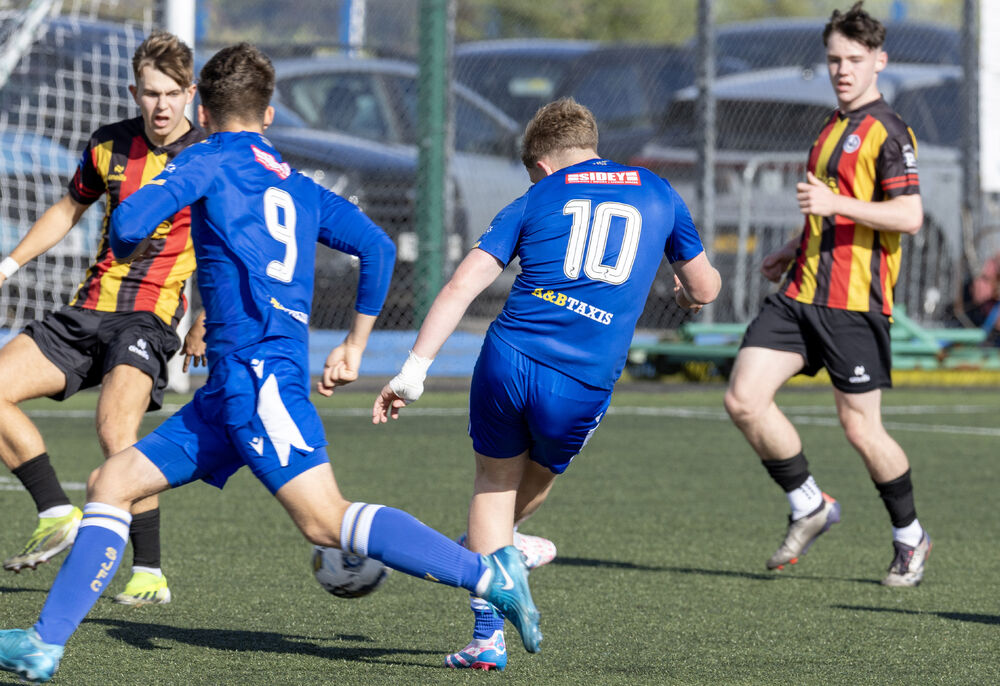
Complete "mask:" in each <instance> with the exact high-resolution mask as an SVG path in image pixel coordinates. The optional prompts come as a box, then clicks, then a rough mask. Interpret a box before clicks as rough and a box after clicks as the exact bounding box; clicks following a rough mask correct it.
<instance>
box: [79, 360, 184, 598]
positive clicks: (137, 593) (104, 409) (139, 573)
mask: <svg viewBox="0 0 1000 686" xmlns="http://www.w3.org/2000/svg"><path fill="white" fill-rule="evenodd" d="M152 389H153V379H152V378H151V377H150V376H149V374H148V373H146V372H145V371H143V370H141V369H138V368H136V367H132V366H130V365H127V364H120V365H117V366H115V367H113V368H112V369H111V371H109V372H108V373H107V374H105V375H104V379H103V381H102V382H101V394H100V397H99V399H98V401H97V419H96V421H97V437H98V440H100V443H101V449H102V450H103V451H104V455H105V457H109V456H111V455H115V454H117V453H118V452H120V451H122V450H124V449H125V448H127V447H128V446H131V445H134V444H135V442H136V441H138V440H139V425H140V423H141V422H142V417H143V415H144V414H145V413H146V408H147V407H148V406H149V396H150V392H151V391H152ZM131 511H132V526H131V528H130V530H129V538H130V539H131V541H132V576H131V578H130V579H129V582H128V584H127V585H126V586H125V590H124V591H122V592H121V593H119V594H118V595H117V596H115V602H117V603H122V604H126V605H146V604H157V605H162V604H164V603H169V602H170V597H171V594H170V589H169V588H168V586H167V580H166V577H164V576H163V572H162V570H161V569H160V509H159V499H158V498H157V496H155V495H154V496H151V497H149V498H144V499H142V500H139V501H138V502H136V503H134V504H133V505H132V510H131Z"/></svg>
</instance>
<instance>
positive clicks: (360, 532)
mask: <svg viewBox="0 0 1000 686" xmlns="http://www.w3.org/2000/svg"><path fill="white" fill-rule="evenodd" d="M313 453H319V454H321V455H322V456H323V458H324V462H323V463H321V464H315V465H314V466H312V467H310V468H309V469H307V470H306V471H304V472H302V473H300V474H298V475H297V476H295V477H293V478H292V479H291V480H289V481H287V482H286V483H284V484H283V485H281V486H280V488H278V489H276V490H273V489H272V486H273V485H274V484H273V483H268V482H267V481H265V485H267V486H268V488H269V489H272V492H274V494H275V497H277V499H278V500H279V502H281V504H282V505H283V506H284V507H285V509H286V510H287V511H288V514H289V515H290V516H291V518H292V520H293V521H294V522H295V524H296V526H298V527H299V529H300V530H301V531H302V533H303V534H304V535H305V537H306V538H307V539H308V540H309V541H311V542H312V543H315V544H317V545H323V546H329V547H339V548H341V549H342V550H344V551H347V552H351V553H355V554H357V555H362V556H365V557H371V558H374V559H376V560H379V561H380V562H382V563H383V564H385V565H387V566H389V567H392V568H393V569H397V570H399V571H401V572H405V573H406V574H410V575H412V576H415V577H417V578H421V579H427V580H429V581H436V582H438V583H442V584H446V585H448V586H458V587H461V588H464V589H467V590H469V591H473V592H475V593H476V594H477V595H479V596H481V597H484V598H486V599H487V600H488V601H489V602H491V603H493V604H494V605H495V606H496V607H497V608H499V609H500V611H501V612H502V613H503V614H504V615H505V616H506V617H507V618H508V619H510V620H511V622H512V623H513V624H514V625H515V626H516V627H517V628H518V631H519V632H520V633H521V639H522V641H523V642H524V646H525V649H526V650H528V651H529V652H538V650H539V644H540V642H541V638H542V637H541V632H540V631H539V629H538V610H537V609H535V604H534V602H533V601H532V599H531V592H530V591H529V589H528V576H527V575H528V572H527V569H526V568H525V567H524V564H523V562H522V561H521V554H520V553H519V552H518V551H517V550H516V549H515V548H514V547H513V546H508V547H505V548H501V549H500V550H497V551H495V552H493V553H492V554H490V555H478V554H476V553H473V552H471V551H469V550H466V549H465V548H463V547H462V546H460V545H458V544H457V543H455V542H454V541H452V540H451V539H449V538H448V537H446V536H444V535H443V534H441V533H438V532H437V531H435V530H434V529H431V528H430V527H428V526H427V525H425V524H422V523H421V522H419V521H418V520H417V519H416V518H415V517H413V516H412V515H410V514H408V513H406V512H403V511H402V510H397V509H395V508H391V507H386V506H383V505H373V504H368V503H349V502H348V501H346V500H345V499H344V498H343V496H342V495H341V494H340V489H339V488H338V487H337V483H336V480H335V478H334V475H333V469H332V468H331V467H330V465H329V463H328V462H325V452H323V451H321V450H314V451H313Z"/></svg>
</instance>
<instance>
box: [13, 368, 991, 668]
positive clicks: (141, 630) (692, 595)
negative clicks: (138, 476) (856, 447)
mask: <svg viewBox="0 0 1000 686" xmlns="http://www.w3.org/2000/svg"><path fill="white" fill-rule="evenodd" d="M428 388H429V390H428V393H427V394H426V395H425V397H424V398H423V399H421V401H420V402H419V403H417V404H416V405H413V406H411V407H410V408H407V409H406V410H404V412H403V417H402V418H401V419H400V420H399V421H397V422H393V423H390V424H389V425H387V426H382V427H375V426H372V425H371V424H370V422H369V420H368V419H367V415H368V408H369V407H370V404H371V401H372V399H373V397H374V392H371V391H369V390H361V389H354V388H349V389H344V390H342V391H338V394H337V396H336V397H335V398H333V399H330V400H327V399H323V398H320V397H319V396H317V397H316V402H317V405H318V406H319V407H320V409H321V412H322V414H323V418H324V422H325V424H326V428H327V435H328V439H329V441H330V447H329V451H330V454H331V456H332V460H333V463H334V467H335V470H336V472H337V475H338V480H339V483H340V486H341V489H342V490H343V491H344V493H345V495H346V496H347V497H348V498H350V499H354V500H362V501H367V502H376V503H386V504H390V505H393V506H396V507H401V508H404V509H407V510H409V511H410V512H411V513H413V514H414V515H415V516H417V517H418V518H420V519H421V520H422V521H424V522H426V523H427V524H429V525H431V526H433V527H436V528H438V529H439V530H441V531H442V532H444V533H446V534H448V535H456V536H457V535H458V534H459V533H461V531H463V530H464V526H465V524H464V518H465V512H466V508H467V505H468V497H469V494H470V492H471V478H472V461H471V446H470V442H469V439H468V436H467V435H466V433H465V427H466V422H467V418H466V416H465V414H464V411H463V408H464V405H465V397H464V395H463V394H462V393H457V392H440V391H436V390H435V388H434V382H433V380H432V381H431V382H430V383H429V384H428ZM183 400H184V398H180V397H175V398H168V402H173V403H180V402H183ZM721 400H722V390H721V388H719V387H711V388H708V389H705V388H701V389H695V390H692V389H688V388H679V387H670V386H666V385H650V386H647V387H646V391H644V392H632V391H630V390H628V389H625V390H620V391H619V393H617V394H616V396H615V400H614V402H613V404H612V412H611V413H609V415H608V416H607V417H606V418H605V420H604V422H603V423H602V425H601V428H600V430H599V431H598V432H597V433H596V434H595V435H594V437H593V440H592V441H591V443H590V444H589V445H588V446H587V448H586V450H585V451H584V452H583V453H582V454H581V455H580V457H579V458H577V460H576V461H575V462H574V464H573V465H572V466H571V468H570V469H569V471H568V472H567V474H566V475H565V476H563V477H561V478H560V479H559V480H558V481H557V483H556V486H555V488H554V490H553V492H552V495H551V496H550V498H549V501H548V502H547V503H546V504H545V505H544V507H543V508H542V509H541V511H540V512H539V513H538V515H536V517H535V518H534V519H533V520H531V521H530V522H529V523H528V524H527V525H525V527H524V531H525V532H527V533H536V534H539V535H543V536H546V537H549V538H551V539H553V540H554V541H555V542H556V544H557V545H558V547H559V557H558V558H557V559H556V561H555V562H554V563H553V564H551V565H549V566H548V567H544V568H541V569H539V570H537V571H536V572H534V573H533V574H532V576H531V583H532V588H533V592H534V596H535V600H536V602H537V604H538V606H539V609H540V610H541V611H542V630H543V633H544V636H545V639H544V641H543V643H542V652H541V654H539V655H528V654H526V653H525V652H524V650H523V649H522V647H521V645H520V641H519V640H518V637H517V634H516V632H515V631H514V629H513V628H512V627H510V626H509V625H508V632H507V640H508V646H509V648H510V661H509V663H508V668H507V671H505V672H504V673H503V674H501V675H486V674H481V673H475V674H472V673H467V672H454V671H450V670H446V669H444V668H443V667H442V666H441V664H442V657H443V655H444V653H445V652H448V651H451V650H457V649H459V648H461V647H463V646H464V645H465V643H466V641H467V639H468V637H469V635H470V629H471V613H470V612H469V609H468V597H467V594H466V593H465V592H464V591H460V590H456V589H452V588H447V587H444V586H440V585H436V584H431V583H427V582H423V581H418V580H416V579H411V578H409V577H406V576H404V575H403V574H400V573H396V574H394V575H392V577H390V579H389V580H388V581H387V583H386V584H385V585H384V586H383V588H382V589H380V590H379V591H377V592H376V593H375V594H373V595H372V596H369V597H367V598H363V599H357V600H342V599H338V598H335V597H333V596H330V595H328V594H327V593H326V592H324V591H323V590H322V589H321V588H320V587H319V585H318V584H317V583H316V582H315V581H314V580H313V578H312V575H311V571H310V569H309V553H310V545H309V544H307V543H306V542H305V541H304V539H303V538H302V537H301V535H300V534H299V533H298V532H297V531H296V530H295V529H294V527H293V525H292V524H291V521H290V520H289V519H288V517H287V516H286V515H285V513H284V511H283V510H282V509H281V507H280V506H279V505H278V503H277V502H276V501H275V500H274V499H273V498H271V497H270V496H269V495H268V493H267V492H266V490H265V489H264V488H263V486H261V485H260V484H259V483H257V482H256V480H255V479H254V478H253V477H252V475H250V474H249V472H248V471H247V470H243V471H241V472H240V473H238V474H237V475H236V476H235V477H234V478H233V479H232V480H231V481H230V482H229V484H228V485H227V486H226V489H225V490H224V491H221V492H220V491H218V490H216V489H215V488H212V487H209V486H207V485H205V484H201V483H198V484H192V485H190V486H186V487H184V488H181V489H179V490H177V491H174V492H168V493H166V494H164V495H163V496H161V498H162V500H161V508H162V516H163V556H164V571H165V572H166V574H167V577H168V579H169V582H170V588H171V590H172V591H173V593H174V600H173V602H172V603H170V604H169V605H167V606H162V607H145V608H139V609H136V608H129V607H124V606H120V605H115V604H113V603H112V602H111V600H110V598H111V597H112V596H113V595H114V594H115V593H118V592H120V591H121V589H122V588H123V587H124V584H125V582H126V580H127V576H128V573H127V572H128V565H129V564H130V562H131V551H130V549H129V550H127V551H126V554H125V558H124V564H123V565H122V570H121V571H119V574H118V575H117V577H116V578H115V579H114V581H113V582H112V583H111V584H110V587H109V589H108V591H106V592H105V594H104V596H103V597H102V598H101V600H100V601H99V602H98V603H97V605H96V606H95V608H94V610H93V611H92V612H91V613H90V615H89V616H88V618H87V619H86V620H85V621H84V623H83V625H82V626H81V627H80V629H79V631H78V632H77V633H76V634H75V635H74V637H73V638H72V639H71V641H70V643H69V644H68V646H67V651H66V656H65V658H64V659H63V663H62V666H61V668H60V671H59V672H58V674H57V675H56V678H55V680H54V681H53V682H52V683H54V684H57V685H58V684H73V685H87V684H94V685H100V686H116V685H119V684H121V685H139V684H141V685H156V684H184V685H187V684H198V685H200V684H240V685H244V686H245V685H252V684H269V685H270V684H337V685H338V686H344V685H346V684H393V685H397V684H450V683H456V684H467V683H482V682H483V681H484V680H496V681H500V680H502V681H504V682H505V683H510V684H546V685H547V684H591V685H594V686H599V685H603V684H755V685H756V684H783V685H786V684H973V683H975V684H983V683H998V682H1000V648H998V646H1000V593H998V589H1000V575H998V573H997V569H998V567H1000V564H998V562H1000V545H998V543H1000V528H998V527H1000V525H998V517H997V498H996V494H997V493H998V492H1000V469H998V460H1000V428H998V427H1000V419H998V417H1000V392H998V391H997V390H996V389H977V390H962V389H946V390H942V389H929V390H911V389H899V390H894V391H891V392H889V393H887V394H886V396H885V400H884V405H885V421H886V423H887V425H888V426H890V431H891V432H892V434H893V435H894V436H895V437H896V439H897V440H898V441H899V442H900V444H901V445H902V446H903V447H904V449H905V450H906V451H907V453H908V454H909V457H910V460H911V463H912V465H913V474H914V477H913V480H914V484H915V487H916V504H917V510H918V513H919V516H920V520H921V522H922V523H924V524H925V526H926V527H927V529H928V530H929V531H930V533H931V535H932V537H933V539H934V549H933V552H932V554H931V558H930V562H929V564H928V571H927V574H926V576H925V579H924V583H923V585H921V586H920V587H919V588H916V589H888V588H883V587H881V586H880V585H879V583H878V581H879V580H880V579H881V578H882V576H883V575H884V573H885V570H886V567H887V566H888V564H889V561H890V557H891V553H892V549H891V544H890V533H889V521H888V517H887V515H886V513H885V510H884V508H883V506H882V503H881V501H880V500H879V498H878V496H877V494H876V491H875V488H874V486H873V485H872V483H871V481H870V480H869V478H868V476H867V474H866V472H865V470H864V468H863V466H862V464H861V462H860V458H859V457H858V456H857V455H856V454H855V453H854V452H853V450H852V449H851V448H850V447H849V446H848V445H847V443H846V441H845V439H844V437H843V435H842V432H841V431H840V429H839V427H838V426H837V424H836V416H835V413H834V410H833V402H832V398H831V396H830V393H829V391H822V392H817V391H787V392H784V393H783V394H782V395H781V396H779V404H780V405H781V406H782V407H783V408H785V409H786V410H787V411H788V413H789V414H790V415H792V416H793V418H794V419H795V421H796V422H797V423H798V424H799V426H800V428H801V431H802V435H803V438H804V442H805V451H806V455H807V457H808V458H809V460H810V463H811V466H812V470H813V473H814V474H815V476H816V478H817V481H818V482H819V484H820V486H821V487H822V488H823V489H824V490H826V491H827V492H829V493H830V494H832V495H833V496H835V497H836V498H837V499H838V500H839V501H840V502H841V505H842V507H843V521H842V523H841V524H839V525H838V526H836V527H834V529H832V530H831V532H830V533H828V534H826V535H824V536H823V538H822V539H820V540H819V542H818V543H817V544H816V546H815V547H814V548H813V549H812V550H811V551H810V553H809V554H808V555H807V556H805V557H804V558H803V560H802V561H801V562H800V563H799V564H798V565H795V566H794V567H792V568H789V569H786V570H784V571H781V572H777V573H772V572H768V571H767V570H766V569H765V568H764V562H765V560H766V559H767V558H768V556H769V555H770V554H771V553H772V552H773V550H774V549H775V548H776V546H777V545H778V543H779V542H780V540H781V538H782V536H783V533H784V528H785V517H786V514H787V504H786V501H785V498H784V496H783V495H782V493H781V491H780V489H778V487H777V486H775V485H774V484H773V483H772V482H771V481H770V480H769V479H768V478H767V475H766V473H765V472H764V470H763V469H762V468H761V467H760V466H759V464H757V462H758V461H757V459H756V458H755V457H754V455H753V454H752V452H751V450H750V448H749V447H748V446H747V444H746V443H745V442H744V441H743V438H742V437H741V436H740V435H739V433H738V432H737V431H736V429H735V428H734V427H733V426H732V425H731V424H730V423H729V422H728V421H727V420H726V418H725V416H724V412H723V410H722V405H721ZM93 405H94V396H93V395H92V394H81V395H80V396H79V397H78V398H75V399H72V400H71V401H68V402H66V403H61V404H58V403H53V402H51V401H47V400H43V401H37V402H34V403H31V404H29V405H28V406H27V407H28V408H29V409H30V410H31V413H32V415H33V417H34V419H35V421H36V422H37V423H38V425H39V427H40V429H41V430H42V432H43V435H44V436H45V437H46V440H47V445H48V448H49V452H50V454H51V455H52V459H53V463H54V465H55V467H56V470H57V472H58V473H59V475H60V478H61V479H62V480H63V481H64V482H77V483H76V484H73V483H70V484H69V485H70V488H72V489H74V490H70V491H69V494H70V497H71V499H72V500H73V501H74V503H76V504H78V505H82V504H83V501H84V494H83V492H82V490H80V488H81V484H80V482H84V481H85V480H86V477H87V474H88V473H89V471H90V470H91V469H92V468H93V467H95V466H96V465H97V464H98V462H99V461H100V453H99V449H98V445H97V440H96V438H95V435H94V430H93ZM162 418H163V417H162V416H151V417H149V418H148V420H147V424H146V425H145V426H144V430H148V429H151V428H152V427H154V426H155V425H156V424H157V423H159V422H160V421H162ZM0 477H2V479H0V489H4V490H5V492H4V493H3V494H2V496H0V522H2V526H0V556H3V557H7V556H8V555H10V554H13V553H14V552H16V549H17V548H18V547H19V546H20V545H22V544H23V542H24V541H25V540H26V538H27V535H28V533H29V532H30V530H31V528H32V527H33V525H34V508H33V506H32V503H31V501H30V498H29V497H28V495H27V494H26V493H24V492H23V491H17V490H16V489H15V488H14V484H13V483H12V481H11V479H10V478H9V475H7V473H6V472H3V473H0ZM63 559H64V557H62V556H60V557H58V558H56V560H54V561H53V562H50V563H48V564H46V565H43V566H42V567H40V568H39V569H38V570H37V571H35V572H22V573H21V574H19V575H15V574H11V573H3V576H0V627H2V628H12V627H26V626H30V625H31V624H32V623H33V622H34V621H35V619H36V618H37V613H38V610H39V609H40V607H41V605H42V602H43V601H44V599H45V593H46V591H47V589H48V587H49V585H50V584H51V582H52V579H53V578H54V576H55V573H56V571H57V570H58V566H59V564H60V563H61V561H62V560H63ZM12 683H16V679H15V678H13V675H8V674H6V673H4V674H3V675H0V684H12Z"/></svg>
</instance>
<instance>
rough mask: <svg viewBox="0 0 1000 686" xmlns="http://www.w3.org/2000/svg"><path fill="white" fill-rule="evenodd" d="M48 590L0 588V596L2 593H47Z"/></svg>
mask: <svg viewBox="0 0 1000 686" xmlns="http://www.w3.org/2000/svg"><path fill="white" fill-rule="evenodd" d="M48 592H49V589H48V588H9V587H7V586H0V595H3V594H4V593H48Z"/></svg>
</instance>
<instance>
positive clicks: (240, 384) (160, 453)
mask: <svg viewBox="0 0 1000 686" xmlns="http://www.w3.org/2000/svg"><path fill="white" fill-rule="evenodd" d="M287 352H290V351H282V350H280V349H277V350H276V348H275V346H274V345H268V346H259V347H256V348H254V349H252V350H250V351H247V352H246V354H244V351H240V353H239V354H232V355H227V356H226V357H224V358H223V359H221V360H219V361H218V363H216V364H214V365H213V366H212V372H211V375H210V377H209V380H208V383H206V384H205V385H204V386H202V387H201V388H200V389H198V391H197V392H196V393H195V396H194V399H193V400H192V401H191V402H189V403H188V404H187V405H185V406H184V407H182V408H181V409H180V410H179V411H178V412H177V413H176V414H174V415H173V416H172V417H170V419H168V420H167V421H165V422H164V423H163V424H161V425H160V426H159V427H158V428H157V429H156V430H155V431H154V432H153V433H151V434H149V435H148V436H146V437H145V438H143V439H142V440H140V441H139V442H138V443H136V448H138V449H139V451H140V452H142V454H143V455H145V456H146V457H147V458H149V460H150V461H152V462H153V464H155V465H156V467H157V468H158V469H159V470H160V471H161V472H163V475H164V476H165V477H166V478H167V481H169V482H170V485H171V486H172V487H177V486H181V485H183V484H186V483H190V482H191V481H195V480H196V479H202V480H203V481H205V482H207V483H210V484H212V485H213V486H217V487H218V488H222V487H223V485H224V484H225V483H226V480H227V479H228V478H229V477H230V476H232V474H233V473H234V472H235V471H236V470H237V469H239V468H240V467H242V466H243V465H248V466H249V467H250V470H251V471H252V472H253V473H254V475H255V476H256V477H257V478H258V479H260V481H261V482H262V483H263V484H264V485H265V486H267V488H268V490H269V491H271V493H272V494H273V493H276V492H277V491H278V489H279V488H281V487H282V486H284V485H285V484H286V483H288V482H289V481H290V480H291V479H293V478H294V477H296V476H298V475H299V474H301V473H302V472H304V471H306V470H308V469H312V468H313V467H315V466H317V465H320V464H325V463H328V462H329V461H328V459H327V454H326V449H325V446H326V439H325V438H324V434H323V425H322V423H321V421H320V418H319V414H317V412H316V408H315V407H314V406H313V404H312V403H311V402H310V401H309V387H308V382H309V376H308V373H307V371H305V370H303V368H302V363H300V362H296V361H294V358H293V357H291V356H287V355H286V354H285V353H287ZM303 357H304V356H303Z"/></svg>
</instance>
